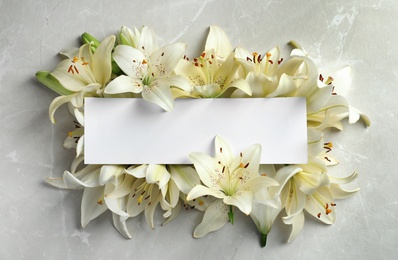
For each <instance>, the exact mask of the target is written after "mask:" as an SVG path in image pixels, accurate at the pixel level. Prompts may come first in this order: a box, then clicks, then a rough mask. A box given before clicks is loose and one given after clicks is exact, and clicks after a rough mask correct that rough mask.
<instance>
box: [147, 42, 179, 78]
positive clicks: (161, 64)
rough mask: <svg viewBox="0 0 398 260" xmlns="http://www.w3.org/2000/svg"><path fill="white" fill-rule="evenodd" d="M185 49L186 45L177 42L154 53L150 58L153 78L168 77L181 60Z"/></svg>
mask: <svg viewBox="0 0 398 260" xmlns="http://www.w3.org/2000/svg"><path fill="white" fill-rule="evenodd" d="M186 48H187V44H186V43H182V42H179V43H173V44H169V45H166V46H164V47H162V48H160V49H159V50H157V51H155V52H154V53H153V54H152V55H151V57H150V60H151V63H152V64H151V71H152V72H153V73H154V77H156V78H158V77H164V76H166V75H170V74H171V73H172V72H173V70H174V68H175V67H176V66H177V64H178V62H179V61H180V60H181V59H182V57H183V54H184V52H185V50H186Z"/></svg>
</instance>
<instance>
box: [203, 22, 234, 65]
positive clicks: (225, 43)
mask: <svg viewBox="0 0 398 260" xmlns="http://www.w3.org/2000/svg"><path fill="white" fill-rule="evenodd" d="M211 49H214V50H215V52H216V54H217V58H218V59H220V60H225V59H227V57H228V56H229V54H230V53H231V52H232V46H231V43H230V41H229V39H228V36H227V34H226V33H225V32H224V31H223V30H222V29H221V28H220V27H218V26H210V31H209V35H208V36H207V40H206V45H205V50H211Z"/></svg>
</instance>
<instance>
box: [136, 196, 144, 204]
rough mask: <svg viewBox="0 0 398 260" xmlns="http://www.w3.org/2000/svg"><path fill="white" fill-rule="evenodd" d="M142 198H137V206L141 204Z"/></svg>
mask: <svg viewBox="0 0 398 260" xmlns="http://www.w3.org/2000/svg"><path fill="white" fill-rule="evenodd" d="M143 197H144V195H140V196H139V197H138V198H137V202H138V204H141V203H142V198H143Z"/></svg>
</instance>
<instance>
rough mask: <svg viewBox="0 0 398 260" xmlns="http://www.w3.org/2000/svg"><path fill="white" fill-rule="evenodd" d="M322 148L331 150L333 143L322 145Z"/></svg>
mask: <svg viewBox="0 0 398 260" xmlns="http://www.w3.org/2000/svg"><path fill="white" fill-rule="evenodd" d="M323 147H324V148H333V143H332V142H328V143H324V144H323Z"/></svg>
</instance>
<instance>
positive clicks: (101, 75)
mask: <svg viewBox="0 0 398 260" xmlns="http://www.w3.org/2000/svg"><path fill="white" fill-rule="evenodd" d="M114 44H115V36H114V35H111V36H109V37H107V38H106V39H104V40H103V41H102V42H101V44H100V45H99V46H98V48H97V49H96V51H95V53H94V54H93V53H92V51H91V47H90V44H84V45H83V46H82V47H80V49H79V55H78V56H75V57H74V58H73V59H65V60H63V61H61V62H60V63H59V64H58V66H57V68H56V69H55V70H54V71H53V72H51V75H52V76H53V77H55V78H56V79H57V80H58V81H59V83H60V84H61V85H62V86H63V87H64V88H65V89H67V90H69V91H71V92H73V94H70V95H64V96H59V97H57V98H55V99H54V100H53V101H52V102H51V104H50V109H49V114H50V119H51V121H52V122H53V123H55V120H54V113H55V111H56V110H57V109H58V107H60V106H61V105H63V104H65V103H67V102H70V103H71V104H72V105H73V106H74V107H76V108H80V107H82V106H83V98H84V97H85V96H98V95H100V94H102V90H103V88H104V87H105V84H106V83H108V81H109V80H110V78H111V73H112V66H111V51H112V49H113V46H114Z"/></svg>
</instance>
